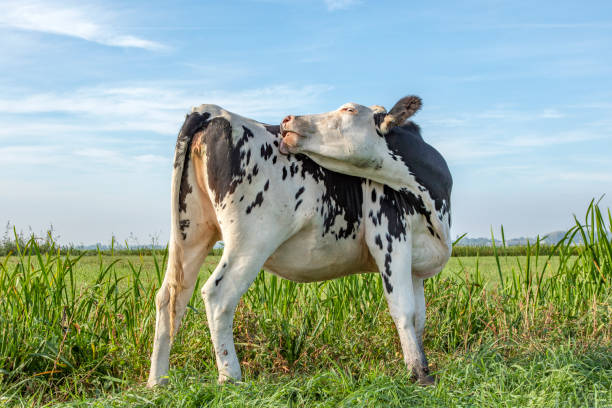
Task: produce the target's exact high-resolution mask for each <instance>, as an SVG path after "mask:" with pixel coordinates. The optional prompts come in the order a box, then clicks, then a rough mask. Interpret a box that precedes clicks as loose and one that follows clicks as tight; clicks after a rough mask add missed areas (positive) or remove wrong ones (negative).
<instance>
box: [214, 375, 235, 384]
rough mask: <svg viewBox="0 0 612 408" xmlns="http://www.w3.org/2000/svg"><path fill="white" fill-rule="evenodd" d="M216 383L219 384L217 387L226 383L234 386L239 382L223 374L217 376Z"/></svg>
mask: <svg viewBox="0 0 612 408" xmlns="http://www.w3.org/2000/svg"><path fill="white" fill-rule="evenodd" d="M217 382H218V383H219V385H223V384H227V383H230V384H236V383H238V382H240V379H236V378H233V377H230V376H228V375H225V374H219V378H218V379H217Z"/></svg>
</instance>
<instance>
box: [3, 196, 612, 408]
mask: <svg viewBox="0 0 612 408" xmlns="http://www.w3.org/2000/svg"><path fill="white" fill-rule="evenodd" d="M611 227H612V217H611V216H610V212H609V211H608V212H606V213H602V212H601V211H600V210H599V208H598V207H597V206H596V205H591V206H590V207H589V209H588V211H587V216H586V219H585V220H584V221H582V222H580V223H578V222H577V225H576V226H575V227H574V228H573V229H572V230H571V231H570V232H569V233H568V236H567V240H565V241H564V242H562V243H560V244H559V245H558V247H557V248H556V249H555V251H554V255H542V254H540V252H539V247H538V245H537V244H536V245H534V246H533V247H531V248H529V250H528V253H527V255H525V256H499V254H498V255H497V256H487V257H454V258H451V260H450V261H449V264H448V265H447V267H446V268H445V270H444V271H443V272H442V273H440V274H439V275H438V276H436V277H434V278H432V279H429V280H427V281H426V289H425V290H426V299H427V303H428V310H427V326H426V332H425V339H424V340H425V350H426V353H427V355H428V357H429V360H430V366H431V369H432V371H433V372H434V374H435V375H436V377H437V380H438V383H437V385H436V386H434V387H427V388H422V387H419V386H417V385H415V384H412V383H411V382H410V379H409V377H408V375H407V373H406V370H405V368H404V364H403V361H402V356H401V348H400V345H399V339H398V338H397V332H396V330H395V327H394V325H393V322H392V320H391V318H390V316H389V314H388V312H387V305H386V302H385V299H384V296H383V290H382V285H381V281H380V278H379V277H378V276H377V275H376V274H364V275H354V276H349V277H346V278H342V279H338V280H332V281H327V282H319V283H311V284H296V283H293V282H289V281H284V280H281V279H278V278H276V277H275V276H272V275H269V274H263V273H262V274H260V275H259V277H258V278H257V279H256V281H255V283H254V284H253V286H252V287H251V289H250V290H249V291H248V292H247V294H246V295H245V296H244V297H243V300H242V301H241V303H240V305H239V306H238V310H237V313H236V319H235V323H234V332H235V336H236V339H235V340H236V344H237V348H238V354H239V357H240V359H241V362H242V368H243V376H244V382H243V383H241V384H228V385H224V386H218V385H217V384H216V376H217V372H216V367H215V362H214V356H213V351H212V346H211V342H210V338H209V332H208V329H207V326H206V317H205V311H204V305H203V302H202V300H201V298H200V296H199V289H198V290H196V291H195V293H194V296H193V297H192V301H191V303H190V306H189V308H188V310H187V313H186V316H185V319H184V320H183V324H182V327H181V330H180V331H179V333H178V335H177V338H176V340H175V344H174V347H173V353H172V355H171V364H172V367H173V369H172V370H171V374H170V385H169V386H168V387H166V388H162V389H156V390H147V389H145V388H144V383H145V381H146V377H147V374H148V365H149V361H148V359H149V353H150V351H151V346H152V336H153V326H154V320H155V310H154V309H155V306H154V294H155V291H156V289H157V288H158V287H159V285H160V282H161V279H162V278H163V270H164V266H165V253H164V252H163V251H160V252H159V253H154V254H153V255H150V256H149V255H147V256H139V255H138V254H137V252H135V253H134V254H133V255H124V254H122V255H118V256H110V255H102V254H100V256H80V257H79V256H70V255H67V256H66V255H60V254H58V253H54V252H47V253H41V252H40V251H39V250H38V247H37V246H36V244H35V242H30V243H29V244H28V245H27V246H26V247H22V248H20V249H19V251H18V253H16V254H13V255H10V256H7V257H5V258H3V259H2V260H1V261H0V406H2V405H6V406H32V405H35V406H44V405H48V406H193V407H197V406H304V407H311V406H325V407H335V406H355V407H362V406H397V407H406V406H491V407H493V406H537V407H546V406H550V407H556V406H568V407H577V406H598V407H610V406H612V285H611V279H612V244H611V242H610V235H609V233H610V230H611ZM572 234H580V235H581V236H582V239H583V241H584V242H586V244H585V245H583V246H580V247H571V246H570V245H569V244H568V243H569V242H571V238H572ZM218 259H219V257H218V256H209V257H208V259H207V260H206V263H205V265H204V266H203V267H202V269H201V271H200V282H199V283H198V288H199V286H201V284H202V283H203V281H204V280H205V279H206V277H207V276H208V275H209V274H210V271H212V269H213V268H214V266H215V265H216V263H217V262H218Z"/></svg>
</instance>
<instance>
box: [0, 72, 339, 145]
mask: <svg viewBox="0 0 612 408" xmlns="http://www.w3.org/2000/svg"><path fill="white" fill-rule="evenodd" d="M197 88H198V86H197V84H193V85H189V84H181V87H172V86H161V87H160V86H146V85H145V86H127V87H121V86H120V87H110V86H99V87H90V88H81V89H77V90H74V91H71V92H63V93H62V92H52V93H34V94H30V95H26V96H18V95H16V93H15V92H13V95H10V94H9V92H3V94H4V95H5V96H4V97H0V114H9V115H23V114H36V113H64V114H68V115H69V116H70V117H69V118H68V119H67V120H64V121H63V123H61V124H57V123H55V122H51V123H50V124H49V125H50V126H51V127H52V128H56V130H58V131H62V130H65V131H78V130H79V126H86V127H87V128H89V129H92V128H95V129H96V130H107V131H108V130H124V131H125V130H139V131H152V132H156V133H162V134H168V133H171V134H173V133H176V130H177V129H178V127H177V125H178V122H180V121H181V120H182V116H183V114H184V113H186V112H187V111H188V110H189V108H190V107H191V106H195V105H199V104H201V103H215V104H217V105H220V106H222V107H224V108H226V109H228V110H230V111H233V112H239V113H240V114H241V115H245V116H249V117H253V118H255V119H258V120H271V119H272V120H278V121H280V119H281V118H282V116H284V115H286V114H288V113H301V110H303V109H308V108H312V106H313V105H315V104H316V102H318V101H319V100H320V97H321V95H322V94H324V93H325V92H327V91H329V90H330V89H331V87H330V86H327V85H303V86H294V85H286V84H283V85H273V86H268V87H262V88H255V89H246V90H243V91H237V92H232V91H225V90H212V91H206V92H198V91H193V89H197ZM77 119H78V120H80V123H81V124H80V125H79V124H75V123H74V122H75V120H77ZM82 119H88V120H87V121H84V120H82ZM92 120H93V122H92ZM96 120H99V123H96ZM7 122H8V123H6V124H7V126H8V127H9V129H12V131H17V132H20V133H22V131H20V129H16V128H15V126H11V124H10V121H7ZM21 122H22V125H23V126H25V128H26V129H31V130H36V129H44V125H43V124H41V123H40V122H38V123H37V124H35V125H32V124H28V121H25V120H24V121H21ZM3 133H4V134H6V132H5V131H2V130H1V127H0V135H2V134H3Z"/></svg>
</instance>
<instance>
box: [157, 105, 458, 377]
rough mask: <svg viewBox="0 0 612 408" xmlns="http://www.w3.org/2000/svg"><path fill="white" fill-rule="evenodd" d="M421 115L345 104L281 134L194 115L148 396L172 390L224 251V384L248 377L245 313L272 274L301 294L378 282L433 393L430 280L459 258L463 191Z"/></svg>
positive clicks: (219, 299)
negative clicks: (239, 352)
mask: <svg viewBox="0 0 612 408" xmlns="http://www.w3.org/2000/svg"><path fill="white" fill-rule="evenodd" d="M419 108H420V99H419V98H417V97H408V98H403V99H401V100H400V101H399V102H398V103H397V104H396V105H395V106H394V107H393V109H392V110H391V111H390V112H389V113H386V112H385V111H384V109H382V108H380V107H373V108H372V109H371V108H368V107H365V106H361V105H357V104H346V105H343V106H342V107H341V108H340V109H338V110H336V111H333V112H329V113H325V114H321V115H308V116H301V117H300V116H297V117H294V116H288V117H287V118H285V119H284V120H283V123H282V124H281V126H270V125H265V124H262V123H259V122H256V121H254V120H251V119H247V118H244V117H242V116H239V115H236V114H234V113H230V112H228V111H226V110H224V109H222V108H220V107H218V106H215V105H201V106H199V107H197V108H194V109H192V112H191V114H189V115H188V116H187V118H186V120H185V123H184V124H183V127H182V129H181V131H180V133H179V137H178V140H177V144H176V153H175V161H174V172H173V179H172V230H171V231H172V232H171V236H170V243H169V259H168V269H167V272H166V275H165V278H164V282H163V284H162V287H161V288H160V290H159V292H158V294H157V297H156V305H157V321H156V327H155V341H154V346H153V353H152V356H151V371H150V375H149V381H148V385H149V386H154V385H156V384H160V383H163V382H165V381H166V376H167V373H168V365H169V362H168V359H169V353H170V345H171V340H172V338H173V336H174V334H175V333H176V330H177V328H178V326H179V324H180V321H181V319H182V317H183V315H184V313H185V308H186V306H187V303H188V301H189V299H190V298H191V295H192V293H193V289H194V286H195V282H196V277H197V273H198V271H199V269H200V266H201V265H202V263H203V261H204V259H205V257H206V255H207V254H208V252H209V250H210V248H211V247H212V246H213V245H214V243H215V242H216V241H218V240H220V239H222V240H223V241H224V242H225V249H224V252H223V256H222V257H221V260H220V262H219V264H218V265H217V267H216V268H215V270H214V272H213V274H212V275H211V276H210V278H209V279H208V280H207V281H206V283H205V284H204V286H203V287H202V297H203V299H204V302H205V305H206V316H207V318H208V325H209V328H210V332H211V338H212V341H213V346H214V349H215V355H216V360H217V367H218V369H219V382H224V381H227V380H229V379H233V380H240V379H241V370H240V365H239V362H238V358H237V356H236V351H235V348H234V340H233V334H232V327H233V319H234V312H235V309H236V306H237V305H238V302H239V300H240V297H241V296H242V295H243V294H244V293H245V292H246V290H247V289H248V288H249V286H250V285H251V283H252V282H253V280H254V279H255V277H256V276H257V274H258V272H259V271H260V269H261V268H262V267H263V268H265V269H266V270H267V271H269V272H271V273H274V274H276V275H278V276H281V277H283V278H286V279H290V280H293V281H298V282H313V281H321V280H326V279H332V278H337V277H340V276H345V275H349V274H353V273H357V272H367V271H379V272H380V274H381V277H382V279H383V281H384V285H383V286H384V288H385V295H386V298H387V301H388V305H389V309H390V313H391V316H392V317H393V319H394V321H395V324H396V326H397V330H398V333H399V337H400V341H401V344H402V349H403V353H404V360H405V362H406V365H407V367H408V369H409V370H411V371H412V373H413V374H414V376H415V377H416V379H417V380H418V381H419V382H421V383H424V384H428V383H433V378H432V377H431V376H430V375H429V373H428V365H427V359H426V358H425V353H424V351H423V345H422V334H423V328H424V325H425V297H424V290H423V280H424V279H425V278H428V277H430V276H433V275H435V274H436V273H438V272H439V271H440V270H441V269H442V268H443V267H444V265H445V264H446V262H447V260H448V258H449V256H450V252H451V244H450V234H449V228H450V192H451V185H452V180H451V176H450V172H449V170H448V167H447V166H446V163H445V161H444V159H443V158H442V157H441V156H440V154H439V153H438V152H437V151H436V150H434V149H433V148H432V147H431V146H429V145H428V144H426V143H425V142H424V141H423V139H422V138H421V136H420V130H419V128H418V127H417V126H416V125H415V124H413V123H411V122H408V123H404V122H405V121H406V119H407V118H408V117H409V116H411V115H412V114H414V112H416V110H418V109H419ZM281 153H282V154H281ZM317 163H319V164H317ZM322 166H323V167H322ZM332 170H335V171H332Z"/></svg>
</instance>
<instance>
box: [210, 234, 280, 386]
mask: <svg viewBox="0 0 612 408" xmlns="http://www.w3.org/2000/svg"><path fill="white" fill-rule="evenodd" d="M264 241H265V240H264ZM251 242H252V243H251V244H250V246H251V250H246V251H245V250H241V249H235V247H234V246H233V245H231V244H229V245H228V243H227V242H226V246H225V249H224V251H223V256H222V258H221V260H220V261H219V264H218V265H217V267H216V268H215V271H214V272H213V274H212V275H211V276H210V278H208V280H207V281H206V283H205V284H204V286H203V287H202V298H203V299H204V303H205V305H206V317H207V319H208V327H209V328H210V336H211V339H212V342H213V347H214V349H215V357H216V361H217V367H218V370H219V382H220V383H223V382H226V381H228V380H234V381H240V380H241V379H242V373H241V371H240V363H239V362H238V356H237V355H236V349H235V347H234V337H233V324H234V313H235V311H236V307H237V306H238V302H239V301H240V298H241V297H242V295H243V294H244V293H245V292H246V291H247V290H248V288H249V286H251V284H252V283H253V281H254V280H255V278H256V277H257V274H258V273H259V271H260V270H261V268H262V266H263V264H264V262H265V260H266V259H267V257H268V256H269V253H270V252H271V251H266V250H265V249H263V248H253V243H254V242H256V241H255V240H252V241H251ZM239 247H240V248H247V247H248V246H247V245H244V246H242V245H241V246H239Z"/></svg>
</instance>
